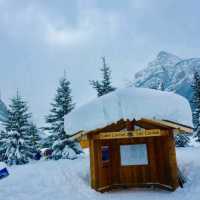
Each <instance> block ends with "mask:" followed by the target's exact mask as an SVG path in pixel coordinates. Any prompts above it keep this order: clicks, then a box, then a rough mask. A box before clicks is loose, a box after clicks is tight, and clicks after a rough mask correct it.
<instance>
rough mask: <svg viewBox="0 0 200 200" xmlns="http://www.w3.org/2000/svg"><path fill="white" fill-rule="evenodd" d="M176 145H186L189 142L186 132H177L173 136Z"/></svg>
mask: <svg viewBox="0 0 200 200" xmlns="http://www.w3.org/2000/svg"><path fill="white" fill-rule="evenodd" d="M175 139H176V146H177V147H186V146H188V144H189V142H190V138H189V137H188V135H187V134H177V135H176V136H175Z"/></svg>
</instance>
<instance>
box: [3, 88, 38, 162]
mask: <svg viewBox="0 0 200 200" xmlns="http://www.w3.org/2000/svg"><path fill="white" fill-rule="evenodd" d="M30 117H31V114H30V113H28V106H27V103H26V102H25V101H24V100H23V99H22V97H21V96H20V95H19V93H18V92H17V95H16V96H15V97H13V98H12V99H11V104H10V105H9V109H8V118H7V120H6V121H5V123H4V126H5V132H4V139H3V143H4V145H3V147H2V149H1V150H2V152H3V153H4V154H3V156H2V157H3V160H4V161H5V162H7V163H8V164H10V165H12V164H25V163H27V162H29V160H30V159H32V158H33V157H34V153H35V152H36V149H35V148H34V147H33V146H32V143H31V135H30V134H29V125H30V124H29V119H30ZM1 141H2V140H1Z"/></svg>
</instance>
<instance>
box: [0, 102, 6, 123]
mask: <svg viewBox="0 0 200 200" xmlns="http://www.w3.org/2000/svg"><path fill="white" fill-rule="evenodd" d="M6 118H7V107H6V105H5V104H4V103H3V101H2V100H1V99H0V122H2V121H4V120H5V119H6Z"/></svg>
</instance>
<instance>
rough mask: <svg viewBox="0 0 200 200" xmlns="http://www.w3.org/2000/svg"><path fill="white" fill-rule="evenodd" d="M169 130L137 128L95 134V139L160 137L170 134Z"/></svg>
mask: <svg viewBox="0 0 200 200" xmlns="http://www.w3.org/2000/svg"><path fill="white" fill-rule="evenodd" d="M168 135H169V132H168V131H167V130H160V129H151V130H135V131H121V132H105V133H99V134H98V135H94V136H93V139H95V140H108V139H123V138H138V137H160V136H168Z"/></svg>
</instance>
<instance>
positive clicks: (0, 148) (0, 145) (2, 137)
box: [0, 130, 8, 162]
mask: <svg viewBox="0 0 200 200" xmlns="http://www.w3.org/2000/svg"><path fill="white" fill-rule="evenodd" d="M7 137H8V134H7V133H6V132H5V131H3V130H0V162H2V161H4V160H5V152H6V148H5V143H6V141H7Z"/></svg>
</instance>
